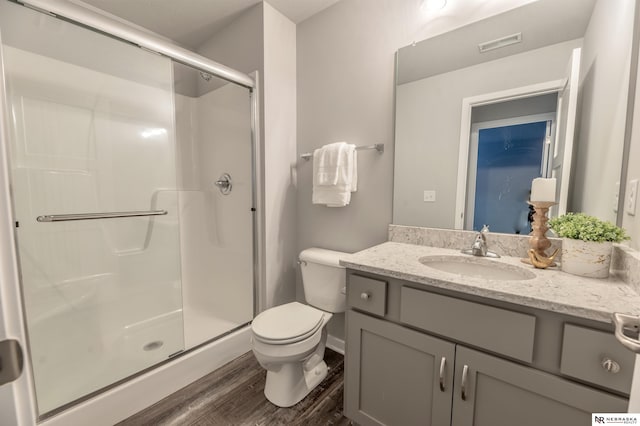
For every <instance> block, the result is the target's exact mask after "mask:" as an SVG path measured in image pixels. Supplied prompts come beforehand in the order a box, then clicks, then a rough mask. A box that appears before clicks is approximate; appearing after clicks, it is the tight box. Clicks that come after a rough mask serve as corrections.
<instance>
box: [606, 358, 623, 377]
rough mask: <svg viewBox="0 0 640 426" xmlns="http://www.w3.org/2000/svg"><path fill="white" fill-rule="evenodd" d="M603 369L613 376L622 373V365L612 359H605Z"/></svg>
mask: <svg viewBox="0 0 640 426" xmlns="http://www.w3.org/2000/svg"><path fill="white" fill-rule="evenodd" d="M602 368H604V369H605V370H607V371H608V372H609V373H611V374H616V373H617V372H619V371H620V364H618V363H617V362H615V361H614V360H612V359H611V358H604V359H603V360H602Z"/></svg>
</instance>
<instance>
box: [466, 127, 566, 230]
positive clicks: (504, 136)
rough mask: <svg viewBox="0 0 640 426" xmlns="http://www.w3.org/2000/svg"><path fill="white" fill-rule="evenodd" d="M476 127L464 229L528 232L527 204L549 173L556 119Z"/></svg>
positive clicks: (470, 151) (470, 163)
mask: <svg viewBox="0 0 640 426" xmlns="http://www.w3.org/2000/svg"><path fill="white" fill-rule="evenodd" d="M539 118H542V117H537V116H529V117H517V118H514V119H508V120H500V121H492V122H483V123H476V124H474V125H473V127H472V134H471V149H470V150H469V154H470V156H471V158H470V161H469V174H468V178H469V193H468V199H467V208H466V211H467V223H466V224H465V228H466V229H473V230H475V231H479V230H480V229H481V228H482V227H483V226H484V225H489V228H490V229H491V231H493V232H503V233H508V234H528V233H529V232H530V231H531V226H530V215H529V213H530V210H529V205H528V204H527V200H529V192H530V189H531V181H532V180H533V179H534V178H537V177H541V176H544V173H545V171H546V170H547V169H548V167H547V164H548V161H549V160H548V158H549V155H548V151H549V148H548V146H549V145H550V141H551V133H552V128H553V127H554V120H553V116H551V117H549V119H546V120H544V119H543V120H540V119H539Z"/></svg>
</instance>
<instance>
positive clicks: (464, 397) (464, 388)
mask: <svg viewBox="0 0 640 426" xmlns="http://www.w3.org/2000/svg"><path fill="white" fill-rule="evenodd" d="M468 375H469V366H468V365H465V366H464V367H463V368H462V385H461V386H460V397H461V398H462V400H463V401H466V400H467V376H468Z"/></svg>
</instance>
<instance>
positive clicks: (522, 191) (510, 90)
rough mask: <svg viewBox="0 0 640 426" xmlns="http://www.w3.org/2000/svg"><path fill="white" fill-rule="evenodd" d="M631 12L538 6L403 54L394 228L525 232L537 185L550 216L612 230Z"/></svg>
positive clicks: (625, 6)
mask: <svg viewBox="0 0 640 426" xmlns="http://www.w3.org/2000/svg"><path fill="white" fill-rule="evenodd" d="M634 3H635V2H628V1H625V0H567V1H563V2H557V1H554V0H539V1H537V2H533V3H529V4H527V5H524V6H521V7H519V8H517V9H513V10H511V11H508V12H505V13H502V14H500V15H496V16H493V17H490V18H488V19H485V20H482V21H479V22H476V23H473V24H471V25H468V26H465V27H462V28H459V29H456V30H454V31H451V32H448V33H445V34H442V35H440V36H436V37H433V38H429V39H426V40H423V41H421V42H417V43H414V44H412V45H410V46H406V47H403V48H401V49H400V50H399V51H398V53H397V60H398V68H397V82H396V83H397V86H396V142H395V168H394V170H395V171H394V203H393V222H394V223H395V224H401V225H413V226H427V227H436V228H455V229H474V230H479V229H480V228H482V226H483V225H484V224H489V226H490V229H491V230H492V231H493V232H504V233H516V234H518V233H522V234H528V233H529V232H530V220H531V214H530V213H531V211H530V208H529V205H528V204H527V201H528V200H529V194H530V189H531V181H532V180H533V179H534V178H537V177H548V178H555V179H556V181H557V185H556V197H555V199H556V202H557V203H558V205H557V206H555V207H554V208H553V209H552V210H551V215H557V214H562V213H565V212H567V211H583V212H586V213H588V214H591V215H595V216H598V217H600V218H602V219H605V220H609V221H612V222H616V217H617V214H616V209H615V202H616V200H617V191H618V189H617V186H616V183H617V182H618V181H619V178H620V172H621V167H622V161H623V159H622V149H623V142H624V127H625V122H626V116H627V93H628V87H629V73H630V63H631V43H632V33H633V16H634V12H635V11H634ZM613 29H615V30H613Z"/></svg>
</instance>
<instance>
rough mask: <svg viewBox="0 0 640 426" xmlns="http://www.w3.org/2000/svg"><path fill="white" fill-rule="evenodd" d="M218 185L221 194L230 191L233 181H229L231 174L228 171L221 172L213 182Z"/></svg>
mask: <svg viewBox="0 0 640 426" xmlns="http://www.w3.org/2000/svg"><path fill="white" fill-rule="evenodd" d="M213 184H214V185H215V186H217V187H218V189H219V190H220V192H221V193H222V195H227V194H229V193H230V192H231V188H232V187H233V183H232V182H231V175H230V174H229V173H223V174H222V175H221V176H220V177H219V178H218V180H217V181H215V182H213Z"/></svg>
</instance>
